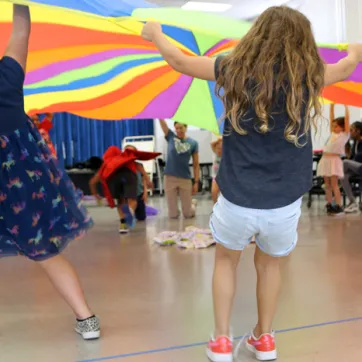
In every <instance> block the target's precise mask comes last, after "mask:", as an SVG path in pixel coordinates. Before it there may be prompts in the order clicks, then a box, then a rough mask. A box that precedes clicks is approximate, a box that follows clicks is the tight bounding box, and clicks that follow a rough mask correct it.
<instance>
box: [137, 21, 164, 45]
mask: <svg viewBox="0 0 362 362" xmlns="http://www.w3.org/2000/svg"><path fill="white" fill-rule="evenodd" d="M158 33H162V27H161V24H160V23H156V22H154V21H149V22H147V23H146V24H145V26H144V27H143V29H142V34H141V35H142V38H143V39H144V40H147V41H153V39H154V37H155V35H156V34H158Z"/></svg>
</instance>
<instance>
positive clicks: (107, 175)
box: [89, 146, 160, 234]
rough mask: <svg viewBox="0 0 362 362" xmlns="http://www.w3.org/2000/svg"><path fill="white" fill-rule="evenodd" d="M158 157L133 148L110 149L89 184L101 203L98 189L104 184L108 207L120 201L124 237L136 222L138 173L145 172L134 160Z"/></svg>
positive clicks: (113, 147)
mask: <svg viewBox="0 0 362 362" xmlns="http://www.w3.org/2000/svg"><path fill="white" fill-rule="evenodd" d="M159 155H160V153H154V152H142V151H138V150H137V149H136V148H135V147H133V146H128V147H126V148H125V149H124V151H121V150H120V149H119V148H118V147H116V146H111V147H109V148H108V150H107V151H106V152H105V153H104V155H103V164H102V166H101V168H100V170H99V171H98V172H97V173H96V174H95V175H94V177H93V178H92V179H91V180H90V182H89V187H90V189H91V192H92V194H93V195H94V196H95V197H96V198H97V199H98V200H100V199H101V196H99V194H98V190H97V185H98V184H99V183H101V184H102V187H103V191H104V196H105V198H106V199H107V201H108V204H109V207H111V208H114V207H115V202H114V200H117V211H118V214H119V217H120V228H119V232H120V233H121V234H125V233H128V232H129V228H133V227H134V226H135V222H136V220H135V212H136V208H137V196H138V193H137V171H140V172H142V169H143V167H142V169H141V168H140V166H138V165H137V163H136V162H135V161H136V160H141V161H148V160H152V159H154V158H156V157H158V156H159ZM143 171H144V169H143Z"/></svg>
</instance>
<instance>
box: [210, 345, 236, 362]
mask: <svg viewBox="0 0 362 362" xmlns="http://www.w3.org/2000/svg"><path fill="white" fill-rule="evenodd" d="M206 354H207V357H208V358H209V360H210V361H212V362H233V355H232V353H230V354H226V353H214V352H212V351H210V350H209V349H208V348H207V349H206Z"/></svg>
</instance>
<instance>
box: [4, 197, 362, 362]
mask: <svg viewBox="0 0 362 362" xmlns="http://www.w3.org/2000/svg"><path fill="white" fill-rule="evenodd" d="M152 203H153V205H154V206H156V207H158V208H160V209H162V210H163V209H164V207H165V204H164V200H163V199H158V198H153V199H152ZM199 205H200V207H199V211H198V214H199V215H198V217H197V219H196V221H193V223H194V224H197V225H199V226H202V227H206V226H207V221H208V216H209V214H210V212H211V202H210V201H209V200H207V199H206V198H205V199H204V200H200V203H199ZM90 210H91V213H92V215H93V216H94V219H95V221H96V223H97V226H96V227H95V228H94V229H93V230H92V231H91V232H90V234H89V235H88V237H87V238H86V239H83V240H81V241H77V242H75V243H73V244H72V245H71V246H70V247H69V248H68V249H67V251H66V254H67V255H68V257H69V259H70V260H71V261H72V262H73V263H74V264H75V265H76V267H77V268H78V270H79V273H80V276H81V279H82V281H83V283H84V287H85V289H86V292H87V295H88V298H89V301H90V303H91V304H92V306H93V308H94V310H95V311H96V313H97V314H98V315H99V316H100V317H101V320H102V327H103V338H102V339H101V340H100V341H96V342H90V343H85V342H83V341H82V340H81V339H80V338H78V336H77V335H75V334H74V333H73V330H72V327H73V325H72V324H73V317H72V315H71V313H70V311H69V309H68V308H67V307H66V306H65V305H64V303H63V302H62V300H60V299H59V298H58V297H57V295H56V294H55V292H54V291H53V289H52V288H51V286H50V285H49V283H48V281H47V279H46V277H45V276H44V275H43V274H42V273H41V272H40V270H39V269H38V268H37V266H36V265H35V264H33V263H30V262H28V261H27V260H24V259H22V258H7V259H2V260H1V263H0V275H1V278H0V289H1V291H2V292H1V297H0V313H1V314H0V316H1V322H0V361H1V362H23V361H24V362H28V361H31V362H33V361H34V362H68V361H74V362H75V361H92V362H95V361H123V360H124V361H129V362H202V361H206V358H205V356H204V345H203V343H204V342H205V341H206V340H207V339H208V335H209V332H210V331H211V330H212V326H213V321H212V301H211V298H210V296H211V288H210V280H211V275H212V269H213V253H214V251H213V249H209V250H200V251H181V250H177V249H175V248H172V249H169V248H167V249H162V248H158V247H155V246H152V245H151V244H150V242H149V241H150V240H151V239H152V237H153V236H154V235H155V234H156V233H157V232H159V231H161V230H165V229H182V228H183V227H184V225H183V224H182V221H177V222H171V223H169V222H168V220H167V219H166V217H165V214H164V212H162V213H161V215H159V216H157V217H154V218H152V219H149V220H148V221H147V223H146V224H139V225H138V226H137V228H136V230H135V231H134V232H133V233H132V234H131V235H130V236H127V237H122V238H120V237H119V235H118V234H117V228H118V224H117V216H116V215H115V212H113V211H111V210H108V209H107V208H101V209H100V208H91V209H90ZM185 224H186V225H189V224H190V222H187V223H185ZM252 257H253V247H250V248H248V249H247V250H246V252H245V254H244V256H243V262H242V263H241V266H240V269H239V290H238V293H237V298H236V304H235V310H234V314H233V324H234V332H235V335H237V336H241V335H243V334H245V333H246V332H248V331H249V329H250V328H251V327H252V326H253V324H254V322H255V318H256V309H255V273H254V270H253V264H252ZM284 281H285V283H284V288H283V291H282V296H281V302H280V308H279V311H278V314H277V317H276V321H275V328H276V329H277V330H279V331H281V333H278V336H277V341H278V346H279V361H280V362H327V361H328V362H335V361H336V362H337V361H338V362H349V361H361V360H362V343H361V340H362V337H361V336H362V223H361V216H360V215H355V216H348V217H344V218H338V219H331V218H328V217H326V216H324V214H323V203H322V202H321V203H320V204H319V205H318V203H315V204H314V205H313V206H312V209H311V210H308V209H307V208H306V207H305V206H304V212H303V217H302V221H301V224H300V242H299V244H298V247H297V249H296V251H295V253H294V254H293V255H292V256H291V258H290V259H289V260H288V261H287V262H286V265H285V279H284ZM239 360H240V361H243V362H249V361H253V359H251V358H250V356H249V355H246V354H245V353H241V354H240V356H239V358H237V359H236V361H239Z"/></svg>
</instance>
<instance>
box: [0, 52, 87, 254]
mask: <svg viewBox="0 0 362 362" xmlns="http://www.w3.org/2000/svg"><path fill="white" fill-rule="evenodd" d="M24 77H25V76H24V72H23V69H22V68H21V66H20V65H19V64H18V63H17V62H16V61H15V60H14V59H12V58H9V57H4V58H3V59H2V60H1V61H0V256H14V255H25V256H26V257H28V258H29V259H32V260H35V261H42V260H45V259H48V258H51V257H53V256H56V255H58V254H59V253H60V252H61V251H62V250H63V249H64V248H65V247H66V246H67V244H68V243H69V241H71V240H73V239H78V238H80V237H81V236H83V235H84V233H85V231H86V230H87V229H88V228H90V227H91V226H92V224H93V222H92V220H91V218H90V217H89V216H88V214H87V212H86V209H85V208H84V207H83V206H82V204H81V200H80V199H79V196H78V194H77V193H76V191H75V188H74V186H73V184H72V182H71V181H70V179H69V177H68V176H67V174H66V173H65V172H64V171H63V170H62V169H60V168H59V167H58V165H57V160H56V158H55V156H54V155H53V154H52V153H51V152H50V150H49V148H48V146H47V145H46V143H45V141H44V140H43V138H42V137H41V136H40V134H39V131H38V130H37V128H36V127H35V125H34V124H33V123H32V122H31V120H30V119H28V117H27V116H26V114H25V111H24V98H23V83H24Z"/></svg>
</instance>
